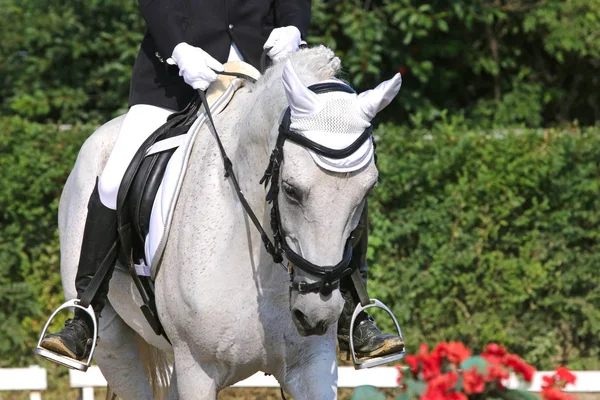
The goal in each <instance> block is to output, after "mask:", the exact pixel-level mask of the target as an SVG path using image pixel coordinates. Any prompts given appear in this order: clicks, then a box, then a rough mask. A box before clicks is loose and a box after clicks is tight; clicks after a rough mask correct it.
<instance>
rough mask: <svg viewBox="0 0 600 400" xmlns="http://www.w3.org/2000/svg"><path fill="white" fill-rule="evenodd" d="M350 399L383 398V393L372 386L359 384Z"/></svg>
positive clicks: (367, 399)
mask: <svg viewBox="0 0 600 400" xmlns="http://www.w3.org/2000/svg"><path fill="white" fill-rule="evenodd" d="M351 400H385V395H384V394H383V393H381V392H380V391H379V390H377V388H376V387H374V386H359V387H357V388H356V390H355V391H354V394H352V398H351Z"/></svg>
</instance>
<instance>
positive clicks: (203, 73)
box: [173, 42, 223, 90]
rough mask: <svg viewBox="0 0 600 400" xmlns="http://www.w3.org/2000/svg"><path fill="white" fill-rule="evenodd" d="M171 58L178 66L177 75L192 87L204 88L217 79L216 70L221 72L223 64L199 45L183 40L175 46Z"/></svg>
mask: <svg viewBox="0 0 600 400" xmlns="http://www.w3.org/2000/svg"><path fill="white" fill-rule="evenodd" d="M173 59H174V60H175V62H176V63H177V66H178V67H179V76H183V80H184V81H185V83H187V84H188V85H190V86H191V87H193V88H194V89H200V90H206V88H208V85H210V84H211V83H212V82H214V81H216V80H217V78H218V75H217V72H223V64H221V63H220V62H218V61H217V60H215V59H214V58H213V57H211V55H210V54H208V53H207V52H205V51H204V50H202V49H201V48H200V47H194V46H190V45H189V44H187V43H185V42H182V43H179V44H178V45H177V46H175V49H173ZM215 71H216V72H215Z"/></svg>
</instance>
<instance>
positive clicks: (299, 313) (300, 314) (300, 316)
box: [294, 309, 306, 326]
mask: <svg viewBox="0 0 600 400" xmlns="http://www.w3.org/2000/svg"><path fill="white" fill-rule="evenodd" d="M294 317H296V319H297V320H298V322H299V323H300V325H302V326H306V315H304V313H303V312H302V311H300V310H298V309H296V310H294Z"/></svg>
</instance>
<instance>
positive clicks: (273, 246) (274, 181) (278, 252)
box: [198, 72, 373, 296]
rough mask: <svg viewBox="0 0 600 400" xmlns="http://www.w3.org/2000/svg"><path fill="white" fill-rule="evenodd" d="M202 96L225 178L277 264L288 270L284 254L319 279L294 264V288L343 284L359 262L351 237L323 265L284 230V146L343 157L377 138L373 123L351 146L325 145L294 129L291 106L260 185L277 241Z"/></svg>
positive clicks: (323, 87) (318, 89) (319, 89)
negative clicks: (338, 256) (292, 243)
mask: <svg viewBox="0 0 600 400" xmlns="http://www.w3.org/2000/svg"><path fill="white" fill-rule="evenodd" d="M220 74H221V75H230V76H236V77H239V78H243V79H246V80H248V81H250V82H253V83H254V82H256V79H254V78H252V77H250V76H247V75H245V74H240V73H233V72H221V73H220ZM308 88H309V89H310V90H312V91H313V92H315V93H317V94H320V93H328V92H332V91H343V92H346V93H355V91H354V90H353V89H352V88H351V87H350V86H348V85H346V84H343V83H341V82H339V83H338V82H325V83H318V84H315V85H312V86H309V87H308ZM198 97H199V99H200V102H201V104H202V105H204V110H205V112H206V115H207V117H208V120H209V121H210V124H211V125H212V128H213V131H214V136H215V139H216V141H217V146H218V147H219V151H220V153H221V157H222V159H223V165H224V169H225V177H226V178H230V179H231V182H232V183H233V187H234V188H235V192H236V194H237V196H238V199H239V200H240V203H241V204H242V207H244V210H245V212H246V214H247V215H248V216H249V217H250V220H251V221H252V223H253V224H254V226H255V227H256V229H257V230H258V231H259V233H260V236H261V239H262V241H263V244H264V246H265V249H266V250H267V252H268V253H269V254H270V255H271V257H272V258H273V261H274V262H275V263H276V264H280V265H281V266H282V267H283V268H284V269H285V266H284V265H283V255H285V256H286V258H287V259H288V261H289V263H291V264H292V265H294V266H295V267H297V268H298V269H300V270H302V271H304V272H306V273H307V274H309V275H311V276H314V277H315V278H318V279H317V281H315V282H313V283H309V282H306V281H299V282H295V281H294V269H293V268H292V267H290V268H287V271H288V273H289V275H290V290H297V291H298V292H299V293H302V294H304V293H310V292H318V293H321V294H323V295H325V296H327V295H329V294H330V293H331V292H332V291H333V290H334V289H336V288H337V287H338V286H339V281H340V279H341V278H342V277H344V276H347V275H351V274H352V273H353V272H354V270H355V269H356V268H357V265H356V263H353V264H355V265H354V266H353V267H352V266H350V260H351V259H352V244H351V238H348V240H347V241H346V245H345V247H344V254H343V257H342V260H341V261H340V262H339V263H337V264H336V265H332V266H320V265H315V264H313V263H311V262H310V261H308V260H306V259H305V258H304V257H302V256H301V255H299V254H298V253H296V252H295V251H293V250H292V249H291V248H290V247H289V246H288V244H287V242H286V240H285V237H284V234H283V231H282V229H281V218H280V215H279V204H278V200H277V198H278V194H279V173H280V169H281V164H282V162H283V145H284V144H285V141H286V140H289V141H291V142H294V143H296V144H298V145H300V146H302V147H304V148H307V149H310V150H312V151H314V152H316V153H318V154H320V155H322V156H326V157H329V158H334V159H341V158H345V157H348V156H350V155H351V154H352V153H354V152H355V151H356V150H358V148H360V146H362V144H363V143H364V142H365V141H367V140H369V139H370V140H373V135H372V128H371V126H369V127H368V128H367V129H365V131H364V132H363V133H362V134H361V135H360V136H359V137H358V138H357V139H356V140H355V141H354V142H353V143H352V144H350V145H349V146H348V147H346V148H344V149H331V148H328V147H325V146H322V145H320V144H319V143H316V142H314V141H312V140H310V139H308V138H307V137H305V136H303V135H301V134H299V133H297V132H295V131H293V130H291V129H290V122H291V112H290V108H289V107H288V108H287V109H286V111H285V113H284V116H283V119H282V122H281V124H280V125H279V135H278V137H277V141H276V145H275V148H274V149H273V151H272V153H271V156H270V159H269V164H268V166H267V169H266V171H265V173H264V175H263V177H262V179H261V180H260V184H264V185H265V187H267V186H268V185H269V184H270V187H269V190H268V192H267V196H266V200H267V202H268V203H270V204H271V205H272V207H271V230H272V231H273V240H271V238H269V235H268V234H267V232H266V231H265V230H264V228H263V227H262V225H261V223H260V221H259V220H258V218H257V217H256V214H255V213H254V211H253V210H252V208H251V207H250V204H249V203H248V201H247V200H246V198H245V197H244V194H243V192H242V190H241V189H240V185H239V183H238V180H237V177H236V175H235V172H234V170H233V163H232V162H231V159H230V158H229V157H228V156H227V152H226V151H225V148H224V147H223V143H222V142H221V138H220V137H219V134H218V133H217V129H216V125H215V123H214V121H213V117H212V114H211V112H210V108H209V107H208V102H207V100H206V94H205V93H204V92H203V91H200V90H199V91H198Z"/></svg>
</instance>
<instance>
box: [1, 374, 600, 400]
mask: <svg viewBox="0 0 600 400" xmlns="http://www.w3.org/2000/svg"><path fill="white" fill-rule="evenodd" d="M552 374H554V372H552V371H539V372H536V374H535V375H534V377H533V381H532V382H531V384H530V385H529V386H528V387H527V388H526V389H527V390H529V391H531V392H539V391H541V386H542V383H543V381H542V377H543V376H545V375H552ZM574 374H575V376H576V377H577V383H576V384H575V385H569V386H567V388H566V391H567V392H574V393H600V371H575V372H574ZM397 377H398V372H397V370H396V368H394V367H379V368H372V369H367V370H360V371H357V370H355V369H354V368H352V367H340V368H339V372H338V386H339V387H341V388H354V387H358V386H362V385H372V386H376V387H380V388H391V387H396V386H397V383H396V378H397ZM69 382H70V386H71V387H72V388H78V389H81V399H82V400H93V399H94V388H95V387H105V386H106V380H105V379H104V376H103V375H102V373H101V372H100V369H99V368H98V367H90V368H89V369H88V371H87V372H85V373H83V372H80V371H75V370H70V371H69ZM508 386H509V387H511V388H516V387H518V381H517V379H516V378H514V377H513V378H511V380H510V381H509V382H508ZM234 387H254V388H260V387H271V388H274V387H279V383H278V382H277V380H276V379H275V378H273V377H272V376H266V375H265V374H263V373H256V374H254V375H252V376H251V377H249V378H248V379H245V380H243V381H241V382H238V383H236V384H235V385H234ZM46 388H47V378H46V370H45V369H43V368H40V367H38V366H32V367H29V368H13V369H0V391H2V390H19V391H30V397H29V398H30V400H41V398H42V393H41V392H42V391H43V390H46Z"/></svg>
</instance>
